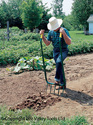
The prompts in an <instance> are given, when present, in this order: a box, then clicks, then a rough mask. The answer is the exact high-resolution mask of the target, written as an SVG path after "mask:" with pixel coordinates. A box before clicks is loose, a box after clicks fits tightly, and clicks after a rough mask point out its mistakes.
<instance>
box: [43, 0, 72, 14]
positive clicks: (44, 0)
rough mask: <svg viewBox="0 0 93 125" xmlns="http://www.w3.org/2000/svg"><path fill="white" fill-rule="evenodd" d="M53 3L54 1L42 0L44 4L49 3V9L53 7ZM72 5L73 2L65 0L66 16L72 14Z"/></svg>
mask: <svg viewBox="0 0 93 125" xmlns="http://www.w3.org/2000/svg"><path fill="white" fill-rule="evenodd" d="M52 1H53V0H42V2H43V3H44V4H45V3H47V6H48V7H51V3H52ZM72 3H73V0H63V12H65V15H69V14H70V13H71V11H72V10H71V7H72Z"/></svg>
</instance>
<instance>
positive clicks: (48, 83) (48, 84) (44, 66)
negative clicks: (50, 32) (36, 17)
mask: <svg viewBox="0 0 93 125" xmlns="http://www.w3.org/2000/svg"><path fill="white" fill-rule="evenodd" d="M42 37H43V35H42V34H41V37H40V45H41V54H42V61H43V69H44V75H45V80H46V83H47V86H46V91H47V89H48V86H50V93H51V90H52V85H54V94H55V90H56V85H55V84H54V83H51V82H48V80H47V74H46V65H45V61H44V54H43V46H42ZM61 38H62V33H60V36H59V46H60V54H61V64H62V72H63V81H64V84H63V85H61V84H59V89H58V95H59V90H60V86H63V92H64V89H65V86H66V79H65V73H64V66H63V57H62V46H61ZM63 92H62V93H63Z"/></svg>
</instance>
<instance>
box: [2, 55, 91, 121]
mask: <svg viewBox="0 0 93 125" xmlns="http://www.w3.org/2000/svg"><path fill="white" fill-rule="evenodd" d="M8 67H10V66H8ZM8 67H0V105H7V106H8V107H12V108H16V109H22V108H26V107H28V108H33V109H34V110H35V113H36V114H37V115H39V116H43V117H71V116H73V115H85V116H86V117H87V118H88V120H89V121H90V122H93V53H91V54H84V55H77V56H72V57H69V60H65V66H64V69H65V76H66V81H67V89H66V90H65V91H64V93H63V92H62V90H60V92H59V96H58V95H57V93H58V91H57V90H56V94H55V95H54V94H53V91H54V87H52V94H49V92H50V91H49V88H50V87H49V88H48V90H47V93H46V81H45V78H44V72H43V71H30V72H28V71H26V72H23V73H21V74H16V75H15V74H11V72H10V71H7V70H6V68H8ZM54 76H55V69H54V70H53V71H51V72H48V73H47V77H48V80H49V81H50V82H54Z"/></svg>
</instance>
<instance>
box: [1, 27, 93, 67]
mask: <svg viewBox="0 0 93 125" xmlns="http://www.w3.org/2000/svg"><path fill="white" fill-rule="evenodd" d="M5 31H6V29H0V65H7V64H16V63H17V62H18V60H19V59H20V58H22V57H36V56H39V57H40V56H41V51H40V50H41V48H40V35H39V33H31V32H29V31H28V33H24V32H23V31H21V30H19V29H17V28H11V32H10V40H9V41H7V40H6V39H5ZM70 36H71V38H72V44H71V45H69V53H68V55H69V56H72V55H76V54H82V53H91V52H93V35H84V33H83V31H70ZM46 37H47V34H46ZM52 50H53V47H52V45H49V46H48V47H47V46H46V45H45V44H44V43H43V51H44V57H45V58H47V59H51V58H53V51H52Z"/></svg>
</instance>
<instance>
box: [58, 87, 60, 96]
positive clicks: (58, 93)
mask: <svg viewBox="0 0 93 125" xmlns="http://www.w3.org/2000/svg"><path fill="white" fill-rule="evenodd" d="M59 90H60V87H59V89H58V95H59Z"/></svg>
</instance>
